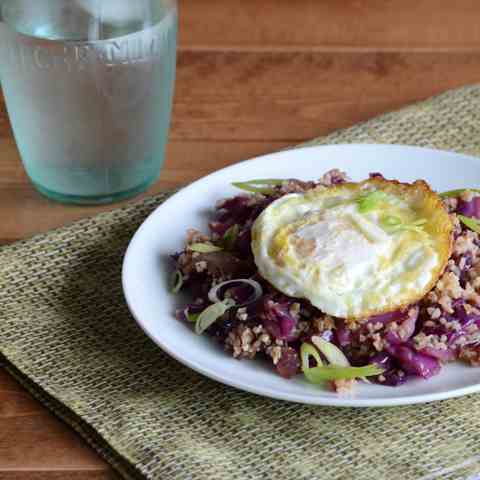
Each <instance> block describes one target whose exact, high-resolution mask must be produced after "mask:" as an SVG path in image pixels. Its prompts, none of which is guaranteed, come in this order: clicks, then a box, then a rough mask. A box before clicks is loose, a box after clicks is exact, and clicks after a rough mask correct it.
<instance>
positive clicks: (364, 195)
mask: <svg viewBox="0 0 480 480" xmlns="http://www.w3.org/2000/svg"><path fill="white" fill-rule="evenodd" d="M452 231H453V225H452V221H451V219H450V216H449V214H448V212H447V211H446V209H445V208H444V206H443V204H442V201H441V199H440V197H438V195H437V194H435V193H434V192H433V191H432V190H431V189H430V187H429V186H428V185H427V184H426V183H425V182H424V181H416V182H415V183H413V184H406V183H399V182H397V181H388V180H384V179H380V178H373V179H369V180H366V181H364V182H360V183H345V184H341V185H334V186H331V187H317V188H315V189H313V190H310V191H307V192H306V193H302V194H298V193H294V194H289V195H285V196H283V197H281V198H279V199H278V200H276V201H274V202H273V203H271V204H270V205H269V206H268V207H267V208H266V209H265V210H264V211H263V212H262V213H261V215H260V216H259V217H258V218H257V220H256V221H255V223H254V225H253V227H252V251H253V254H254V259H255V263H256V265H257V268H258V270H259V273H260V275H261V276H262V277H264V278H265V279H266V280H267V281H269V282H270V283H271V284H272V285H273V286H275V287H276V288H277V289H278V290H279V291H281V292H283V293H284V294H286V295H288V296H291V297H300V298H305V299H307V300H309V301H310V302H311V303H312V305H314V306H315V307H317V308H319V309H320V310H321V311H323V312H324V313H327V314H329V315H332V316H336V317H340V318H348V319H361V318H366V317H369V316H372V315H377V314H381V313H385V312H390V311H394V310H397V309H399V308H402V307H405V306H407V305H410V304H412V303H415V302H416V301H418V300H419V299H421V298H422V297H423V296H424V295H425V294H426V293H427V292H428V291H429V290H430V289H431V288H433V286H434V285H435V283H436V282H437V280H438V278H439V276H440V275H441V274H442V272H443V270H444V268H445V265H446V264H447V262H448V258H449V256H450V253H451V245H452Z"/></svg>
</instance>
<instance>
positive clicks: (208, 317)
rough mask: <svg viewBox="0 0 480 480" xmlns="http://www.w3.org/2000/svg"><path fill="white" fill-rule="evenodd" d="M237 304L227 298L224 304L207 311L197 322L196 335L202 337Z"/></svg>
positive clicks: (209, 308)
mask: <svg viewBox="0 0 480 480" xmlns="http://www.w3.org/2000/svg"><path fill="white" fill-rule="evenodd" d="M234 305H235V302H234V301H233V300H232V299H230V298H226V299H225V300H223V301H222V302H217V303H214V304H212V305H210V306H209V307H207V308H206V309H205V310H203V311H202V312H201V313H200V315H199V316H198V317H197V320H196V322H195V333H197V334H198V335H201V334H202V333H203V332H204V331H205V330H206V329H207V328H208V327H209V326H210V325H213V324H214V323H215V322H216V321H217V320H218V319H219V318H220V317H221V316H222V315H223V314H224V313H225V312H226V311H227V310H228V309H229V308H231V307H233V306H234Z"/></svg>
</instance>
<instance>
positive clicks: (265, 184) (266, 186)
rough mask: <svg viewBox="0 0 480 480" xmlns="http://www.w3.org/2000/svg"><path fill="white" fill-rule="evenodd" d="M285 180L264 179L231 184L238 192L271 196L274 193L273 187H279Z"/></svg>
mask: <svg viewBox="0 0 480 480" xmlns="http://www.w3.org/2000/svg"><path fill="white" fill-rule="evenodd" d="M285 181H286V180H284V179H281V178H265V179H256V180H249V181H248V182H233V183H232V185H233V186H234V187H237V188H239V189H240V190H245V191H247V192H252V193H263V194H264V195H271V194H272V193H274V192H275V188H274V187H275V186H278V185H281V184H282V183H283V182H285Z"/></svg>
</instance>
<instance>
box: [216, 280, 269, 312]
mask: <svg viewBox="0 0 480 480" xmlns="http://www.w3.org/2000/svg"><path fill="white" fill-rule="evenodd" d="M232 283H235V284H238V283H246V284H247V285H248V286H249V287H251V288H252V290H253V292H252V295H250V297H249V298H248V299H247V300H246V301H245V303H242V304H239V305H236V306H237V307H243V306H245V305H248V304H250V303H253V302H255V301H257V300H258V299H259V298H260V297H261V296H262V295H263V289H262V286H261V285H260V284H259V283H258V282H256V281H255V280H252V279H251V278H236V279H234V280H227V281H225V282H222V283H219V284H218V285H215V286H214V287H212V288H211V289H210V291H209V292H208V299H209V300H210V301H211V302H214V303H218V302H221V301H222V299H221V298H219V297H218V291H219V290H221V289H222V288H223V287H226V286H227V285H230V284H232Z"/></svg>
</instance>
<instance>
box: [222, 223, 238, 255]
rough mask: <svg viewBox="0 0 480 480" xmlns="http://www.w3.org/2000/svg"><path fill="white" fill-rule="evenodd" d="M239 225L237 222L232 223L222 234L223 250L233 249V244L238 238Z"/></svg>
mask: <svg viewBox="0 0 480 480" xmlns="http://www.w3.org/2000/svg"><path fill="white" fill-rule="evenodd" d="M239 229H240V227H239V226H238V224H235V225H232V226H231V227H230V228H229V229H228V230H227V231H226V232H225V235H224V236H223V240H222V242H223V247H224V248H225V250H233V247H234V246H235V242H236V241H237V238H238V232H239Z"/></svg>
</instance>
